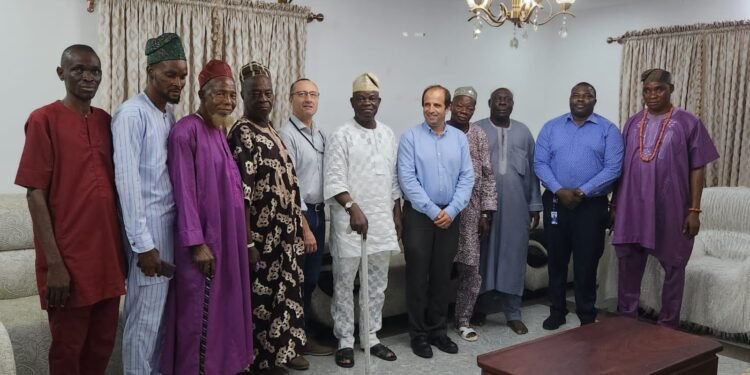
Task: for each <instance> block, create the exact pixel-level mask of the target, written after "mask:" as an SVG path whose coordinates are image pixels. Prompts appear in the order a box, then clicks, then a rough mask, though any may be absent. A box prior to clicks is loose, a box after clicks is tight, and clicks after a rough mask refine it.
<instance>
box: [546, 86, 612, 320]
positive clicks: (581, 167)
mask: <svg viewBox="0 0 750 375" xmlns="http://www.w3.org/2000/svg"><path fill="white" fill-rule="evenodd" d="M594 105H596V90H595V89H594V86H592V85H591V84H589V83H586V82H581V83H579V84H577V85H575V86H573V89H572V90H571V92H570V113H566V114H564V115H562V116H559V117H556V118H553V119H552V120H550V121H548V122H547V123H546V124H544V127H543V128H542V131H541V132H540V133H539V137H538V138H537V141H536V152H535V154H534V170H535V171H536V174H537V176H538V177H539V180H541V181H542V185H544V187H545V188H546V191H545V192H544V194H543V195H542V202H543V204H544V233H545V236H546V238H547V252H548V254H549V265H548V268H547V269H548V272H549V297H550V303H551V306H550V316H549V317H548V318H547V319H545V320H544V323H543V324H542V326H543V327H544V329H548V330H554V329H557V328H559V327H560V326H561V325H563V324H565V315H566V314H567V313H568V310H567V308H566V306H565V284H566V281H567V278H568V275H567V273H568V272H567V271H568V263H569V262H570V255H571V253H572V254H573V282H574V284H575V300H576V314H577V315H578V318H579V319H580V321H581V325H584V324H589V323H593V322H594V321H595V319H596V307H595V304H596V270H597V267H598V265H599V258H600V257H601V255H602V252H603V251H604V231H605V229H606V227H607V223H608V214H607V206H608V201H607V194H608V193H610V192H611V191H612V187H613V184H614V182H615V181H616V180H617V178H618V177H620V172H621V169H622V157H623V142H622V136H621V135H620V131H619V130H618V129H617V126H616V125H615V124H613V123H612V122H611V121H609V120H607V119H606V118H604V117H602V116H600V115H598V114H596V113H594Z"/></svg>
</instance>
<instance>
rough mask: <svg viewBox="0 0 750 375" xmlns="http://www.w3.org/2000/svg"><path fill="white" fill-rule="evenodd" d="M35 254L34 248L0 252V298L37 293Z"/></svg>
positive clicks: (27, 295) (28, 295)
mask: <svg viewBox="0 0 750 375" xmlns="http://www.w3.org/2000/svg"><path fill="white" fill-rule="evenodd" d="M35 254H36V253H35V251H34V250H29V249H27V250H13V251H2V252H0V275H1V276H0V300H5V299H11V298H21V297H31V296H35V295H37V294H38V291H37V288H36V273H35V271H34V257H35ZM37 307H38V306H37Z"/></svg>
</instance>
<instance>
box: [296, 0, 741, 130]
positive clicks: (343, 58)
mask: <svg viewBox="0 0 750 375" xmlns="http://www.w3.org/2000/svg"><path fill="white" fill-rule="evenodd" d="M597 1H601V0H577V1H576V4H575V5H574V7H573V9H572V10H573V11H574V13H576V15H577V17H576V18H572V19H569V20H568V30H569V36H568V37H567V38H566V39H561V38H560V37H559V36H558V34H557V32H558V30H559V28H560V24H561V22H562V20H561V19H560V18H558V19H555V20H553V21H551V22H550V23H549V24H547V25H544V26H541V27H540V28H539V30H538V31H536V32H534V31H532V30H529V31H528V34H529V37H528V40H521V41H520V46H519V48H518V49H511V48H510V47H509V42H510V39H511V38H512V27H511V26H510V25H504V26H502V27H500V28H489V27H486V26H485V27H484V30H483V33H482V36H481V38H480V39H479V40H473V39H472V38H471V31H472V27H471V26H470V25H469V24H468V22H466V19H467V17H468V12H467V10H466V3H465V1H461V0H450V1H449V0H432V1H428V0H420V1H416V0H415V1H412V0H409V1H401V0H380V1H369V0H347V1H330V0H301V1H299V2H300V3H303V4H305V5H309V6H310V7H312V9H313V10H314V11H316V12H320V13H323V14H324V15H325V16H326V20H325V21H324V22H323V23H322V24H319V23H314V24H312V25H310V27H309V28H308V49H307V51H308V52H307V53H308V56H307V66H306V68H307V69H306V73H307V75H308V77H309V78H311V79H313V80H315V81H317V82H318V84H319V86H320V90H321V92H322V93H323V94H322V96H321V100H320V109H319V112H318V116H317V119H318V121H319V122H320V123H322V124H324V126H326V127H330V126H333V127H335V126H338V125H339V124H341V123H342V122H343V120H344V119H346V118H347V117H349V116H351V113H352V111H351V108H350V106H349V102H348V98H349V97H350V96H351V81H352V80H353V79H354V77H355V76H356V75H358V74H359V73H361V72H363V71H366V70H370V71H373V72H375V73H376V74H377V75H378V76H379V77H380V79H381V85H382V87H381V90H382V91H381V96H382V97H383V102H382V104H381V108H380V113H379V117H380V119H381V120H382V121H383V122H385V123H387V124H389V125H391V126H392V127H394V128H395V130H396V132H397V133H399V134H400V133H401V132H402V131H403V130H404V129H406V128H407V127H409V126H412V125H415V124H416V123H417V122H420V121H421V120H422V117H421V112H420V95H421V93H422V89H423V88H424V87H425V86H427V85H429V84H432V83H441V84H443V85H444V86H446V87H448V88H449V89H451V90H453V89H455V88H456V87H458V86H463V85H472V86H474V87H475V88H476V89H477V91H478V92H479V100H478V102H479V103H478V105H477V112H476V114H475V117H474V119H480V118H483V117H486V116H488V115H489V110H488V108H487V104H486V103H487V99H488V96H489V94H490V92H491V91H492V90H493V89H494V88H497V87H500V86H506V87H509V88H511V89H512V90H513V91H514V94H515V109H514V112H513V117H514V118H516V119H518V120H520V121H522V122H525V123H526V124H527V125H529V127H530V128H531V130H532V132H533V133H534V134H536V133H538V131H539V129H541V126H542V125H543V124H544V122H545V121H546V120H548V119H550V118H552V117H554V116H557V115H559V114H562V113H564V112H567V111H569V108H568V96H569V93H570V89H571V87H572V86H573V85H574V84H576V83H578V82H581V81H587V82H589V83H591V84H593V85H594V86H595V87H596V88H597V96H598V103H597V107H596V111H597V112H598V113H600V114H602V115H604V116H605V117H608V118H609V119H610V120H612V121H614V122H617V120H618V117H619V114H618V112H619V85H620V81H619V71H620V57H621V50H622V47H621V46H620V45H618V44H607V43H606V39H607V37H608V36H619V35H621V34H623V33H625V32H626V31H629V30H641V29H644V28H651V27H660V26H670V25H685V24H693V23H699V22H714V21H725V20H738V19H747V18H750V1H747V0H725V1H722V2H710V4H708V3H706V2H705V1H701V0H658V1H656V0H621V1H619V2H618V1H607V3H616V4H618V5H613V6H606V7H604V6H602V5H600V4H594V2H597ZM552 3H553V4H554V1H552ZM719 4H721V7H719V6H717V5H719ZM577 6H578V7H581V6H583V8H584V9H583V10H580V8H576V7H577ZM403 31H408V32H425V33H426V34H427V35H426V37H424V38H414V37H412V36H410V37H408V38H403V37H402V36H401V32H403ZM519 39H520V37H519Z"/></svg>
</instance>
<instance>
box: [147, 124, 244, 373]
mask: <svg viewBox="0 0 750 375" xmlns="http://www.w3.org/2000/svg"><path fill="white" fill-rule="evenodd" d="M168 149H169V156H168V158H169V159H168V160H169V161H168V165H169V175H170V177H171V179H172V185H173V186H174V199H175V204H176V206H177V220H176V226H175V254H174V258H175V265H176V266H177V269H176V271H175V276H174V278H173V279H172V283H171V284H170V289H169V297H168V298H167V307H166V312H165V314H166V321H165V331H166V332H165V335H164V347H163V353H162V367H161V372H162V373H164V374H199V373H201V371H200V370H201V368H203V369H204V370H205V372H203V373H205V374H207V375H224V374H236V373H238V372H240V371H242V370H244V369H246V368H247V367H248V366H249V365H250V364H251V362H252V353H253V345H252V343H253V336H252V315H251V314H252V312H251V306H250V267H249V266H248V264H249V263H248V252H247V228H246V227H245V205H244V202H243V198H242V190H241V182H240V174H239V171H238V170H237V164H236V163H235V162H234V159H233V158H232V154H231V153H230V151H229V147H228V144H227V140H226V137H225V135H224V132H223V131H222V130H220V129H217V128H214V127H210V126H209V125H207V124H206V123H205V122H204V121H203V120H202V119H201V118H200V117H199V116H197V115H189V116H186V117H184V118H183V119H182V120H180V121H178V122H177V123H176V124H175V125H174V127H173V128H172V131H171V133H170V135H169V143H168ZM203 243H205V244H207V245H208V247H209V248H210V249H211V251H212V253H213V256H214V258H215V260H216V271H215V274H214V277H213V278H212V279H211V280H208V279H207V278H205V277H204V276H203V274H202V273H201V272H200V271H199V270H198V267H197V266H196V265H195V264H194V263H193V259H192V253H191V250H190V246H194V245H200V244H203Z"/></svg>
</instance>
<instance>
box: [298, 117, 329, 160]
mask: <svg viewBox="0 0 750 375" xmlns="http://www.w3.org/2000/svg"><path fill="white" fill-rule="evenodd" d="M289 122H291V123H292V125H294V128H295V129H297V131H298V132H299V134H300V135H302V138H305V140H306V141H307V143H309V144H310V146H312V148H313V150H315V151H317V152H318V153H320V154H323V151H320V150H318V148H317V147H315V144H314V143H313V141H312V139H311V138H308V137H307V135H305V133H303V132H302V130H300V128H299V126H297V123H295V122H294V120H292V118H291V117H290V118H289ZM312 135H313V137H314V136H315V133H313V134H312ZM321 138H322V139H323V149H324V150H325V147H326V139H325V138H323V137H321Z"/></svg>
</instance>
